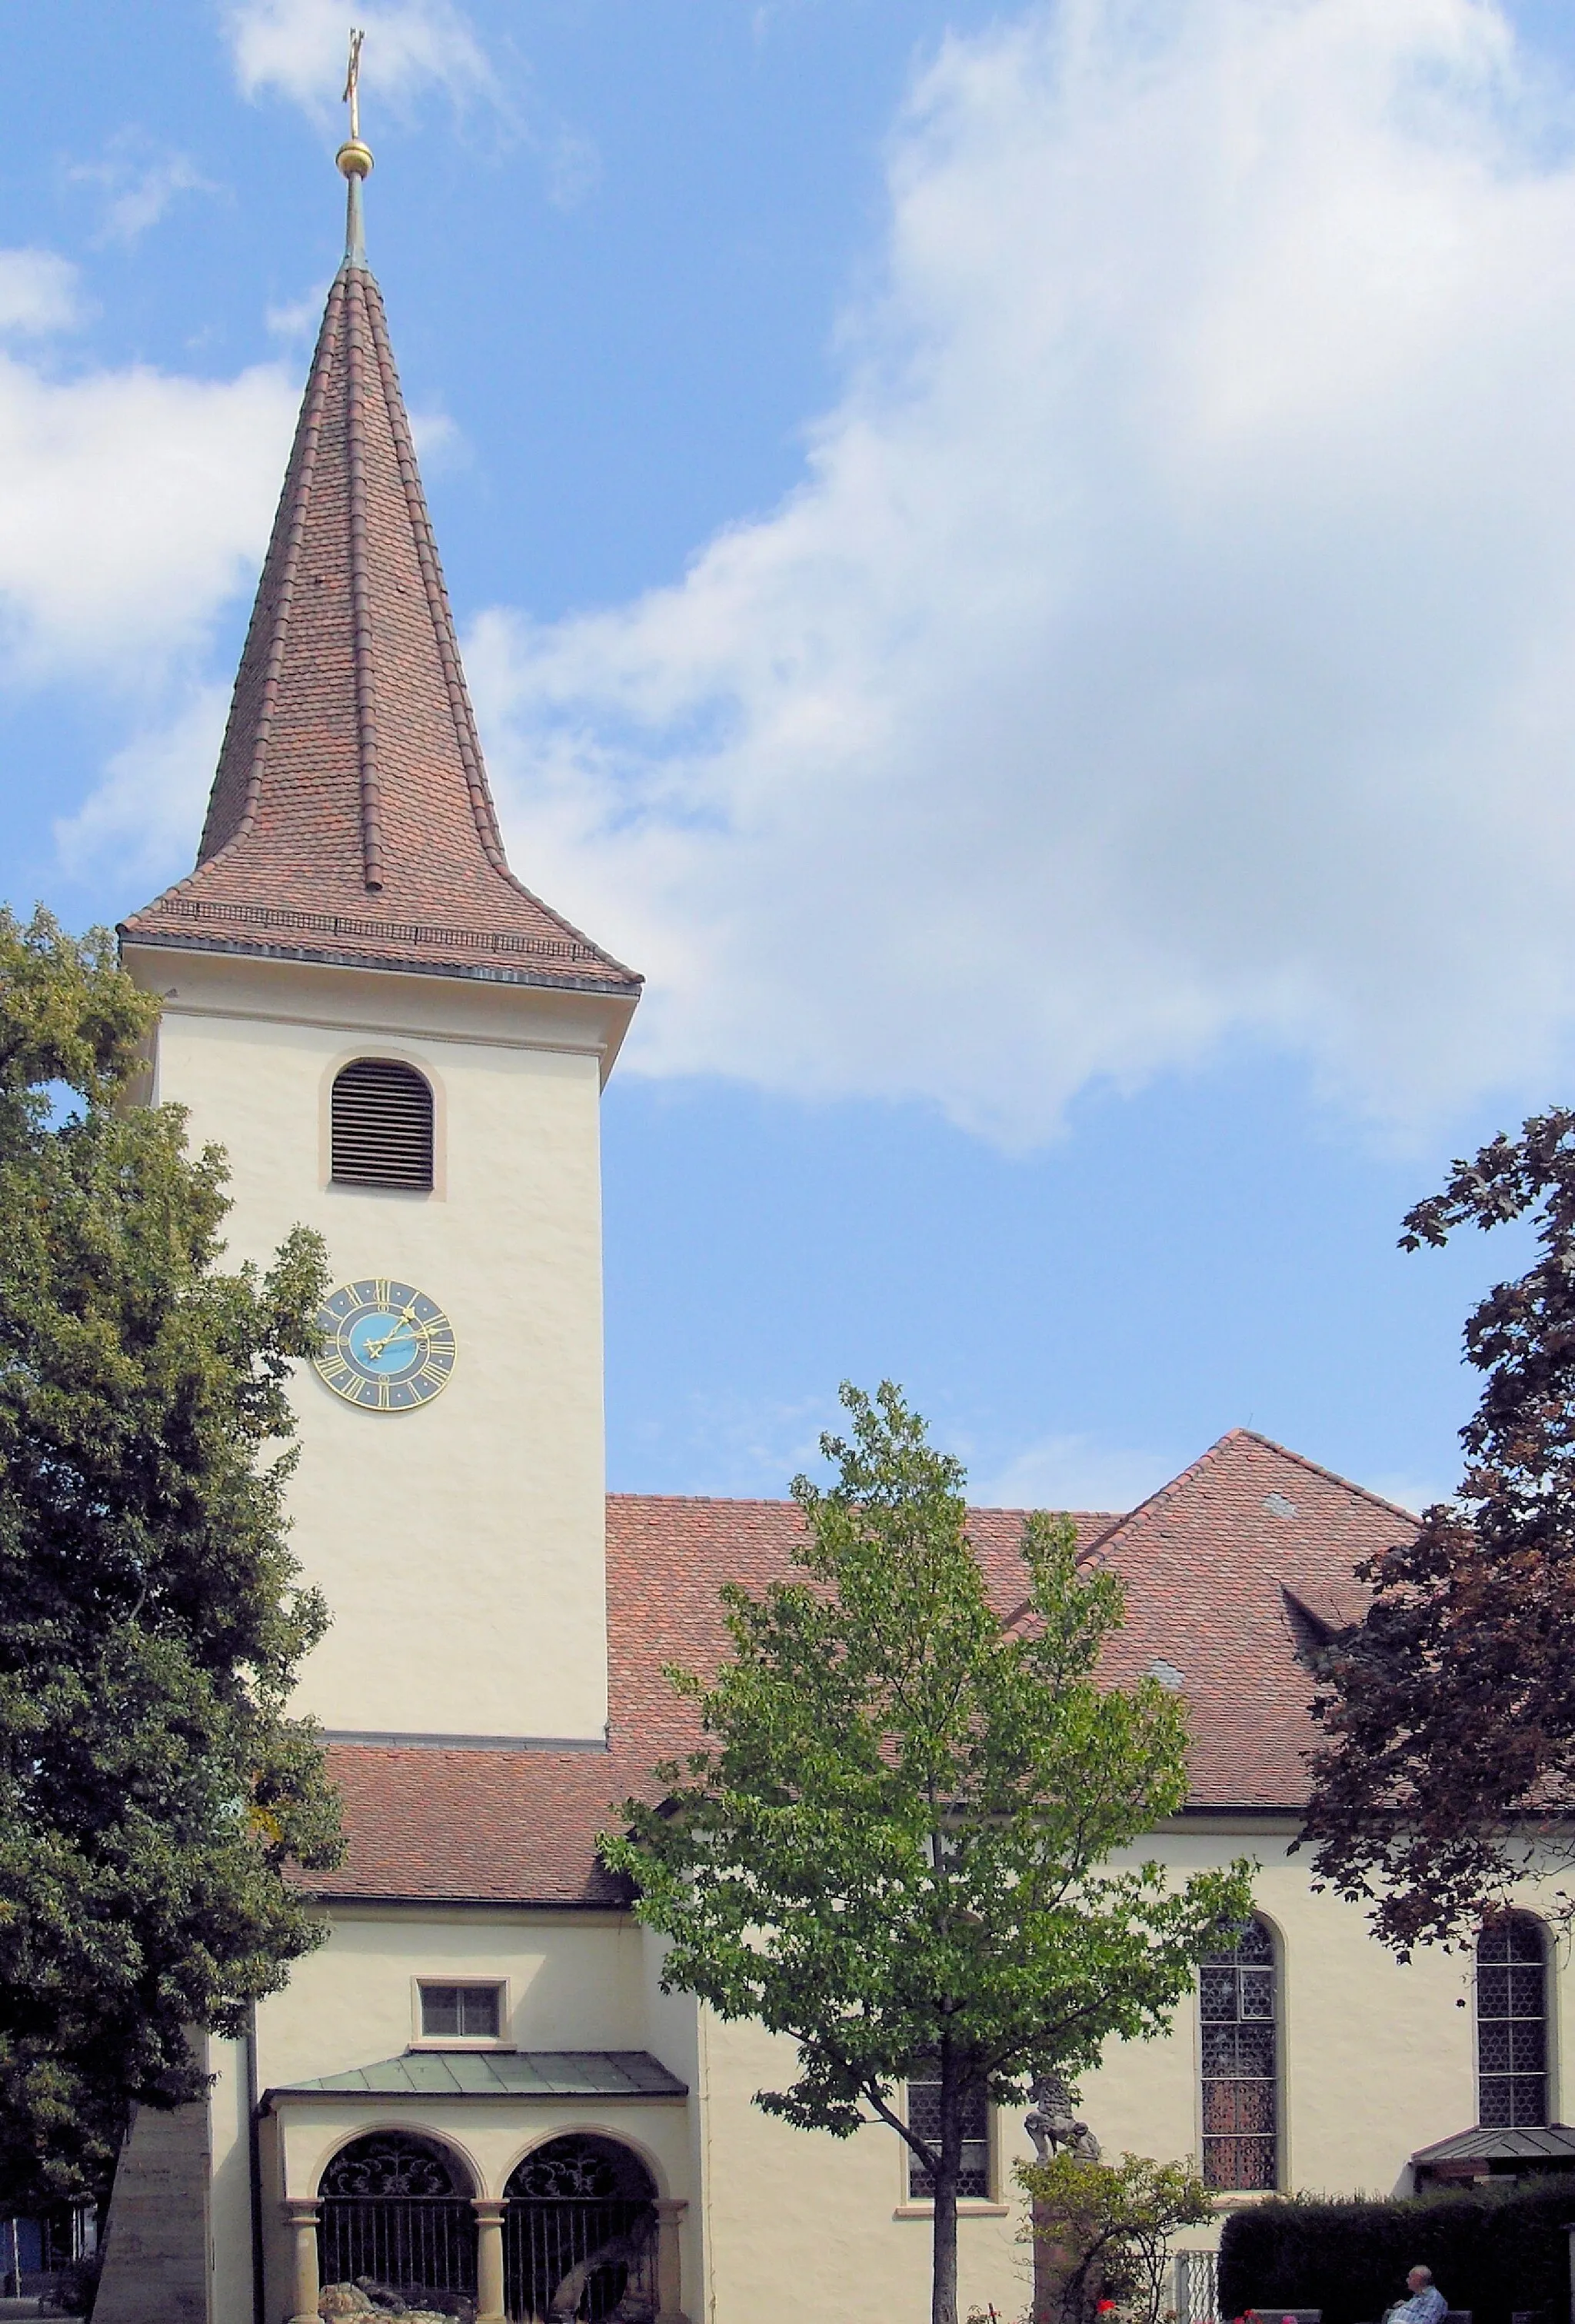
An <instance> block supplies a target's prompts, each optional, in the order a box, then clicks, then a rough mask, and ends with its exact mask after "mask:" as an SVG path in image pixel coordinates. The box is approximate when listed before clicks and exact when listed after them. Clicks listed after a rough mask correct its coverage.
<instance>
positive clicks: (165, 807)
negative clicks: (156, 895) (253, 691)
mask: <svg viewBox="0 0 1575 2324" xmlns="http://www.w3.org/2000/svg"><path fill="white" fill-rule="evenodd" d="M229 703H230V689H229V687H228V686H227V685H212V686H199V687H195V688H193V689H192V690H191V691H190V692H189V694H188V695H187V696H186V698H185V699H184V701H182V702H180V704H179V705H178V706H177V707H176V708H175V709H174V710H173V711H172V712H171V713H170V715H168V716H167V717H166V718H164V719H163V720H161V721H160V722H159V723H157V724H153V725H151V726H150V727H148V728H147V729H146V730H145V731H144V732H143V733H139V734H136V735H134V737H133V738H132V740H131V741H130V742H127V743H126V744H125V745H124V748H122V749H121V750H119V751H117V752H115V755H114V756H113V757H112V758H111V759H110V761H109V762H108V764H107V766H106V769H105V772H104V779H103V780H102V782H100V783H99V785H98V786H97V788H96V789H95V790H94V791H93V793H92V794H91V796H90V797H89V798H88V800H87V802H86V804H85V805H84V806H83V807H81V808H79V809H78V813H77V814H75V815H73V816H62V817H60V819H59V820H58V821H57V822H56V824H55V827H54V835H55V846H56V851H57V853H58V854H59V856H60V863H61V866H62V868H63V870H64V871H66V872H67V873H68V874H69V876H70V877H72V878H74V879H88V878H90V877H91V876H92V875H93V874H94V873H95V872H97V871H103V870H105V869H106V868H113V870H114V871H115V879H116V881H117V883H118V884H119V886H120V887H121V888H122V890H124V892H125V893H128V894H129V893H130V892H132V890H134V889H136V888H137V887H139V886H145V887H148V888H150V889H151V888H152V887H153V886H154V885H155V884H156V883H159V882H161V881H165V880H167V879H168V878H169V876H170V872H171V871H172V869H173V868H174V867H176V866H177V865H180V867H181V868H184V867H185V866H186V865H188V864H189V862H190V860H191V854H192V843H193V838H194V835H195V834H196V833H197V831H198V829H199V828H200V827H201V823H202V812H203V803H204V801H205V800H206V798H207V793H208V788H209V786H210V785H211V783H212V781H213V770H214V768H215V767H216V765H217V763H218V753H219V743H220V742H221V741H222V739H223V736H224V730H225V717H226V713H227V712H228V709H229Z"/></svg>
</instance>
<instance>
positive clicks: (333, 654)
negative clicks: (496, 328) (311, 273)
mask: <svg viewBox="0 0 1575 2324" xmlns="http://www.w3.org/2000/svg"><path fill="white" fill-rule="evenodd" d="M355 63H356V58H355V53H354V51H353V52H352V60H351V78H350V83H349V85H348V87H347V88H346V92H345V93H346V96H347V97H349V98H350V100H351V108H352V109H351V120H350V135H349V137H348V138H347V139H346V141H345V143H344V144H343V145H342V146H341V148H340V150H339V153H338V156H337V161H338V166H339V168H340V170H341V171H343V172H344V175H345V179H346V181H347V185H346V193H347V222H346V223H347V231H346V237H345V259H344V263H342V265H341V266H340V268H339V272H338V273H337V274H336V277H335V279H334V282H333V286H332V288H331V290H330V291H329V293H328V300H327V309H326V310H325V312H324V316H323V322H322V328H321V330H320V331H319V333H318V343H317V349H316V352H315V354H314V355H313V358H312V366H311V373H310V376H309V380H308V383H307V390H306V396H305V400H304V401H303V402H302V405H301V410H300V418H299V422H298V423H297V427H296V434H295V443H294V447H293V448H292V450H291V453H290V465H289V467H288V469H287V471H286V475H285V480H284V490H283V493H282V495H281V500H280V503H279V512H278V514H277V516H276V518H275V520H274V526H273V535H272V540H271V542H270V544H269V549H268V554H267V558H266V560H265V562H264V565H263V576H262V581H261V584H260V586H259V588H258V592H257V598H256V603H255V604H254V606H253V613H252V622H251V627H250V629H249V631H248V633H247V637H246V643H245V647H244V651H243V653H242V656H241V666H240V670H239V673H238V675H237V677H236V680H235V696H234V700H233V703H232V706H231V710H230V718H229V724H228V727H227V729H226V734H225V740H224V745H223V749H222V751H221V752H220V757H219V765H218V771H217V774H216V779H215V781H214V786H213V793H212V797H211V798H210V800H209V804H208V810H207V821H206V823H205V825H204V827H203V834H202V841H201V844H200V847H199V849H198V862H197V868H196V870H195V871H193V872H192V874H191V875H190V877H189V879H186V880H184V881H180V883H179V884H178V885H177V886H176V887H174V888H171V889H170V890H167V891H166V892H165V894H163V895H162V896H161V897H160V898H158V899H157V900H156V901H155V902H154V903H152V904H151V905H149V906H148V907H147V908H146V909H145V910H143V911H142V912H140V913H138V914H137V915H135V917H134V918H133V919H132V920H131V921H129V922H128V923H127V924H126V927H125V930H124V933H125V935H126V936H127V938H128V939H129V940H130V941H132V942H134V943H138V942H141V943H150V942H156V943H157V944H159V945H170V944H171V943H173V944H176V945H182V946H193V945H194V946H198V947H200V948H201V949H204V950H209V951H213V950H222V951H244V952H252V953H256V952H262V953H267V954H275V955H277V954H281V953H284V954H288V955H289V956H290V957H294V958H298V959H299V958H314V959H331V960H336V961H345V962H346V963H349V964H364V965H368V966H389V967H393V966H399V967H423V966H426V967H431V968H434V969H436V970H437V971H438V972H439V973H446V974H449V975H453V974H455V973H463V972H464V969H465V967H466V966H470V967H472V968H474V970H476V971H478V972H479V973H483V974H484V975H486V976H487V977H489V978H492V979H497V978H498V977H500V976H502V977H503V978H504V979H505V980H506V981H509V982H527V983H549V984H563V983H569V984H571V985H579V984H585V983H588V984H591V985H593V986H594V987H595V988H597V989H601V990H605V989H606V988H607V987H609V986H612V987H613V988H615V989H622V990H623V991H626V992H628V993H630V994H631V996H632V994H633V993H634V992H635V991H637V990H638V986H639V982H640V980H639V979H638V977H636V976H635V975H634V974H633V973H632V972H631V971H630V970H628V969H626V968H623V967H622V966H621V964H619V963H618V962H616V961H615V960H613V958H612V957H611V956H610V955H609V954H606V953H604V952H603V951H602V950H601V948H600V947H599V946H597V945H594V944H593V943H591V942H590V940H589V939H588V938H587V937H585V936H582V935H581V934H580V932H579V931H578V930H577V929H576V928H574V927H570V926H569V924H568V923H567V922H566V920H564V919H562V918H560V917H559V916H558V915H557V913H556V912H553V911H552V910H551V909H550V908H548V906H547V905H545V904H543V903H542V902H541V901H540V900H539V899H538V898H537V897H535V896H533V895H532V894H531V893H530V890H527V889H526V888H524V887H522V886H521V885H520V882H519V881H517V880H516V879H515V878H514V877H513V875H512V873H511V871H510V870H509V866H508V862H507V860H506V858H505V856H504V853H503V844H502V836H501V835H500V833H499V829H498V823H497V816H496V813H495V811H494V808H493V799H492V794H491V791H490V789H489V788H488V784H487V779H486V772H485V769H484V765H483V762H482V754H481V748H480V744H479V742H477V739H476V731H475V721H474V715H473V713H472V710H471V705H470V699H469V696H468V694H467V692H466V689H465V675H464V671H463V669H461V666H460V659H459V650H458V646H457V644H456V639H455V634H454V622H453V616H452V614H451V613H450V611H449V605H448V597H447V591H446V589H445V587H444V584H443V576H442V570H441V567H440V566H439V564H438V559H437V543H436V541H435V540H434V539H433V535H432V526H431V521H430V519H429V518H428V513H427V503H426V498H425V495H424V493H423V492H422V489H421V479H420V475H419V470H418V467H417V465H416V454H415V447H414V445H413V443H412V441H411V437H410V421H409V419H408V417H407V415H406V411H405V406H404V400H403V397H402V396H401V392H400V383H399V376H398V374H397V372H396V370H395V368H394V360H393V352H392V349H391V346H390V342H389V333H388V324H387V319H386V318H385V315H384V312H383V304H382V292H381V291H379V289H378V286H377V282H376V280H375V278H374V277H373V274H372V272H371V271H370V269H369V268H368V266H367V263H366V250H365V241H364V230H363V223H362V208H363V203H362V188H363V183H364V179H365V177H366V175H367V173H368V172H369V171H370V170H371V168H372V153H371V152H370V149H369V148H368V147H367V146H366V145H365V144H364V143H363V142H362V139H361V135H360V122H359V118H358V110H357V106H356V101H355V100H356V90H355Z"/></svg>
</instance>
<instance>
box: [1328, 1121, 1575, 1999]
mask: <svg viewBox="0 0 1575 2324" xmlns="http://www.w3.org/2000/svg"><path fill="white" fill-rule="evenodd" d="M1514 1220H1526V1221H1529V1222H1534V1224H1535V1231H1536V1241H1537V1247H1538V1248H1537V1257H1536V1259H1535V1261H1534V1264H1533V1266H1532V1267H1531V1268H1528V1270H1527V1271H1526V1273H1525V1274H1524V1275H1523V1276H1520V1277H1515V1278H1514V1279H1512V1280H1509V1281H1506V1282H1502V1283H1497V1284H1495V1285H1494V1286H1493V1288H1492V1289H1491V1290H1490V1291H1489V1292H1488V1295H1487V1296H1486V1297H1485V1298H1484V1299H1482V1300H1481V1301H1480V1302H1479V1303H1478V1305H1477V1307H1476V1308H1475V1309H1474V1310H1473V1311H1472V1313H1471V1314H1470V1315H1469V1318H1468V1319H1467V1323H1466V1330H1465V1347H1466V1356H1467V1360H1468V1361H1469V1362H1470V1363H1471V1364H1473V1365H1474V1366H1475V1367H1476V1368H1477V1369H1478V1371H1480V1372H1482V1373H1483V1374H1485V1376H1486V1377H1485V1379H1484V1382H1483V1388H1482V1394H1481V1398H1480V1401H1479V1403H1478V1407H1477V1409H1476V1411H1475V1412H1474V1413H1473V1414H1472V1416H1471V1417H1470V1419H1469V1421H1468V1422H1467V1424H1466V1425H1465V1427H1464V1428H1463V1429H1462V1430H1461V1431H1460V1441H1461V1443H1462V1445H1463V1446H1464V1448H1465V1452H1466V1462H1467V1465H1466V1470H1465V1474H1464V1476H1463V1477H1462V1479H1461V1481H1460V1491H1459V1494H1458V1495H1457V1497H1456V1498H1455V1499H1454V1500H1452V1501H1443V1502H1440V1503H1438V1504H1437V1505H1435V1506H1434V1507H1433V1508H1430V1509H1428V1510H1427V1511H1426V1512H1425V1513H1424V1515H1423V1519H1422V1523H1421V1526H1420V1527H1419V1528H1418V1530H1417V1531H1416V1532H1415V1534H1414V1535H1408V1536H1407V1537H1406V1538H1405V1539H1403V1540H1400V1541H1397V1542H1396V1543H1395V1546H1394V1547H1393V1548H1392V1549H1389V1550H1387V1551H1386V1552H1385V1553H1384V1554H1382V1555H1381V1556H1379V1557H1377V1558H1375V1559H1372V1560H1370V1561H1369V1562H1368V1564H1366V1565H1365V1566H1364V1567H1363V1568H1362V1569H1361V1577H1362V1579H1364V1580H1365V1581H1367V1582H1369V1583H1370V1584H1371V1587H1372V1593H1373V1594H1372V1598H1371V1600H1370V1603H1369V1605H1368V1610H1367V1612H1366V1614H1365V1616H1364V1617H1363V1618H1362V1620H1361V1621H1359V1622H1358V1623H1355V1624H1353V1625H1351V1626H1350V1627H1349V1628H1347V1629H1345V1630H1343V1631H1340V1632H1339V1633H1337V1634H1336V1635H1335V1636H1334V1637H1331V1640H1330V1641H1329V1643H1328V1646H1327V1648H1326V1649H1325V1651H1323V1652H1322V1655H1320V1657H1319V1676H1320V1680H1321V1686H1320V1692H1319V1697H1318V1700H1317V1701H1316V1703H1315V1704H1314V1706H1313V1707H1314V1711H1315V1712H1316V1715H1317V1717H1318V1718H1319V1720H1321V1721H1322V1727H1323V1731H1324V1736H1325V1738H1326V1741H1325V1744H1324V1746H1323V1748H1322V1750H1321V1751H1320V1752H1319V1754H1318V1756H1317V1757H1316V1758H1315V1760H1314V1762H1313V1775H1314V1784H1313V1795H1312V1801H1311V1804H1310V1806H1309V1809H1308V1813H1307V1818H1306V1822H1305V1825H1304V1828H1303V1840H1305V1841H1307V1842H1310V1843H1312V1844H1313V1847H1314V1849H1315V1854H1314V1858H1313V1867H1314V1871H1315V1873H1316V1875H1317V1876H1318V1877H1319V1878H1320V1879H1322V1881H1324V1882H1326V1883H1327V1884H1328V1885H1330V1886H1332V1887H1333V1888H1335V1889H1336V1890H1337V1891H1338V1892H1339V1893H1340V1894H1341V1895H1347V1896H1349V1897H1352V1898H1356V1899H1361V1900H1364V1901H1366V1902H1368V1904H1370V1905H1371V1907H1372V1917H1373V1923H1374V1926H1375V1928H1376V1930H1377V1933H1378V1934H1379V1935H1380V1936H1381V1937H1382V1938H1383V1939H1384V1940H1385V1941H1386V1943H1388V1944H1390V1945H1392V1946H1393V1947H1394V1948H1395V1950H1396V1951H1398V1952H1399V1953H1400V1954H1402V1955H1403V1956H1404V1955H1405V1954H1407V1953H1409V1951H1410V1950H1411V1949H1412V1947H1413V1946H1414V1945H1416V1944H1418V1943H1423V1942H1428V1941H1444V1942H1449V1941H1451V1940H1456V1939H1459V1938H1460V1937H1462V1936H1465V1935H1468V1934H1469V1933H1470V1932H1473V1931H1474V1930H1475V1928H1476V1926H1477V1925H1478V1923H1479V1921H1480V1919H1481V1917H1482V1915H1483V1914H1484V1913H1485V1912H1490V1911H1492V1910H1493V1909H1495V1908H1496V1907H1500V1906H1503V1905H1505V1904H1508V1903H1509V1902H1510V1901H1511V1900H1512V1893H1513V1886H1514V1883H1515V1879H1516V1878H1517V1877H1520V1876H1521V1875H1522V1874H1523V1873H1524V1871H1525V1870H1526V1869H1528V1868H1529V1867H1530V1865H1531V1863H1532V1861H1533V1859H1534V1856H1536V1855H1539V1854H1540V1856H1541V1858H1542V1861H1543V1863H1544V1865H1545V1864H1546V1863H1547V1862H1548V1861H1549V1860H1550V1856H1551V1855H1552V1854H1554V1853H1557V1852H1562V1853H1563V1854H1564V1856H1565V1858H1566V1859H1567V1858H1568V1854H1569V1841H1568V1831H1569V1815H1570V1805H1571V1803H1572V1802H1575V1112H1571V1111H1568V1110H1561V1111H1556V1112H1552V1113H1546V1114H1539V1115H1536V1116H1534V1118H1533V1119H1532V1120H1528V1121H1527V1122H1526V1123H1525V1124H1524V1127H1523V1129H1522V1131H1521V1134H1520V1136H1519V1137H1518V1138H1515V1139H1512V1138H1506V1137H1499V1138H1496V1139H1494V1140H1493V1141H1492V1143H1491V1144H1490V1145H1488V1146H1485V1147H1484V1148H1482V1149H1481V1151H1480V1152H1479V1153H1478V1154H1477V1155H1476V1156H1475V1157H1473V1158H1472V1159H1471V1160H1469V1161H1458V1162H1456V1163H1455V1164H1454V1165H1453V1166H1452V1167H1451V1173H1450V1177H1449V1181H1448V1183H1447V1185H1445V1186H1444V1187H1443V1189H1442V1190H1441V1192H1440V1193H1439V1194H1434V1195H1432V1196H1430V1197H1429V1198H1428V1199H1427V1200H1426V1201H1425V1202H1422V1203H1417V1204H1416V1206H1415V1207H1414V1209H1413V1210H1412V1211H1410V1212H1409V1213H1407V1215H1406V1218H1405V1232H1404V1234H1403V1235H1402V1237H1401V1246H1402V1248H1403V1249H1405V1250H1418V1249H1420V1248H1421V1247H1422V1246H1423V1245H1424V1244H1426V1245H1430V1246H1435V1247H1436V1246H1438V1245H1441V1244H1442V1243H1444V1242H1447V1241H1448V1240H1449V1238H1450V1236H1451V1234H1452V1233H1454V1232H1455V1231H1456V1230H1457V1229H1459V1228H1460V1227H1462V1226H1469V1225H1471V1226H1476V1227H1478V1228H1481V1229H1483V1230H1484V1231H1486V1230H1488V1229H1490V1228H1493V1227H1497V1226H1500V1225H1504V1224H1506V1223H1507V1222H1510V1221H1514Z"/></svg>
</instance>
